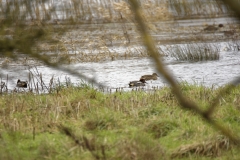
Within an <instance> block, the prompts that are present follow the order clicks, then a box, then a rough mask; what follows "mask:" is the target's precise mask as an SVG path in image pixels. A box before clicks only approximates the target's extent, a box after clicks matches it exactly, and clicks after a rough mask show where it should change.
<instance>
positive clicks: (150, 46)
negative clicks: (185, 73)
mask: <svg viewBox="0 0 240 160" xmlns="http://www.w3.org/2000/svg"><path fill="white" fill-rule="evenodd" d="M129 2H130V4H131V7H132V10H133V11H134V12H133V13H135V20H136V21H137V24H138V29H139V30H140V33H141V35H142V38H143V41H144V44H145V46H146V48H147V50H148V52H149V53H150V54H151V56H152V57H153V60H154V61H155V63H156V68H157V70H158V71H159V72H160V73H161V74H162V76H163V77H164V78H165V79H166V80H167V82H168V83H169V84H170V85H171V89H172V92H173V93H174V94H175V96H176V98H177V100H178V102H179V103H180V105H181V107H182V108H184V109H188V110H191V111H193V112H196V113H198V114H199V115H201V116H202V117H203V118H204V119H205V120H206V121H207V122H208V123H209V124H211V125H212V126H213V127H215V128H216V129H218V130H220V131H221V132H222V133H223V134H224V135H225V136H227V137H229V139H230V140H232V141H234V142H236V143H238V144H240V139H239V137H238V136H236V135H235V134H233V133H232V132H231V131H230V130H229V129H227V128H226V127H224V126H223V125H221V124H219V123H217V122H216V121H214V120H213V119H212V118H211V117H210V116H206V112H205V111H203V110H201V109H200V108H199V107H198V105H197V104H196V103H194V102H192V101H190V100H188V99H187V98H186V97H184V96H183V94H182V92H181V90H180V88H179V85H178V83H177V80H176V79H175V78H174V77H173V76H172V75H171V74H170V72H168V70H167V68H166V66H165V65H164V64H163V63H162V58H161V56H160V54H159V53H158V51H157V49H156V47H155V45H154V41H153V39H152V37H151V36H150V34H149V32H148V30H147V26H146V24H145V22H144V19H143V18H142V16H141V15H142V14H141V13H142V11H141V9H140V5H139V4H138V2H137V1H136V0H130V1H129Z"/></svg>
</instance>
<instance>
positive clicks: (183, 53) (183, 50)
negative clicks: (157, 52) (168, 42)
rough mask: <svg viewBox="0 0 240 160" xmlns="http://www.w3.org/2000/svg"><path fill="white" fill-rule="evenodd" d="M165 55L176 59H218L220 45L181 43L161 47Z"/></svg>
mask: <svg viewBox="0 0 240 160" xmlns="http://www.w3.org/2000/svg"><path fill="white" fill-rule="evenodd" d="M161 52H162V53H164V54H165V55H168V56H171V57H174V58H175V59H176V60H178V61H191V62H193V61H208V60H219V52H220V47H219V46H217V45H213V44H196V43H195V44H182V45H174V46H167V47H166V48H163V49H161Z"/></svg>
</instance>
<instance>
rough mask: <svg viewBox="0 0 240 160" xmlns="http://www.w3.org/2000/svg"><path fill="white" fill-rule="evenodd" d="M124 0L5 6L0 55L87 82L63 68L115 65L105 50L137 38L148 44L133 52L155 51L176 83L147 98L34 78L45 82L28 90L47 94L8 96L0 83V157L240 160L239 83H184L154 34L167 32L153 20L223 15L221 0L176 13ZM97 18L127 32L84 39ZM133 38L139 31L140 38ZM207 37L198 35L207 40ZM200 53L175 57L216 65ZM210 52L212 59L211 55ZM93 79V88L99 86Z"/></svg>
mask: <svg viewBox="0 0 240 160" xmlns="http://www.w3.org/2000/svg"><path fill="white" fill-rule="evenodd" d="M111 2H112V1H111ZM128 2H129V4H128V3H126V2H125V1H124V2H119V3H111V5H110V6H108V5H105V2H102V3H100V4H95V3H93V4H90V1H87V2H84V1H79V2H78V1H75V0H72V1H70V3H67V4H62V5H61V7H60V8H59V7H54V6H53V5H52V1H40V0H39V1H31V2H30V1H27V0H19V1H7V2H1V4H0V15H1V21H0V24H1V25H0V53H1V58H6V60H5V61H4V63H2V66H5V64H8V62H9V61H13V62H14V63H15V62H17V61H16V60H18V59H21V61H22V62H27V61H28V60H29V58H30V59H31V60H32V59H34V60H36V61H37V62H38V63H43V64H45V65H48V66H50V67H54V68H58V69H61V70H64V71H68V72H69V74H74V75H77V76H79V77H80V78H85V79H87V78H86V77H84V76H83V75H81V73H78V72H75V71H73V70H70V69H67V68H63V67H62V64H66V63H71V62H72V61H75V62H80V61H95V60H96V61H97V60H99V59H100V60H102V59H105V58H106V57H107V58H109V59H111V60H114V59H115V57H117V56H118V54H117V53H116V54H115V52H110V49H109V48H108V46H109V45H112V46H113V44H115V43H120V44H124V45H123V46H124V47H126V46H127V45H128V44H130V43H132V39H131V38H132V37H138V38H136V39H137V40H138V41H137V40H136V41H135V42H134V43H135V44H137V45H142V44H144V48H145V50H143V51H142V50H138V49H137V54H138V55H144V56H149V55H150V56H151V57H152V58H153V59H154V61H155V62H156V69H157V71H158V72H160V73H161V74H162V76H163V77H164V78H165V79H166V81H167V82H169V84H170V85H171V87H169V88H168V87H164V88H162V89H160V90H153V91H151V92H144V91H141V92H139V91H133V92H128V93H123V92H119V91H118V92H116V93H113V94H104V93H101V92H98V91H96V90H95V89H93V88H91V87H89V86H87V85H86V84H84V85H81V86H79V87H72V86H71V85H67V84H68V83H67V84H66V86H67V87H64V86H61V85H59V86H58V87H56V88H52V85H51V84H52V83H50V85H49V86H47V85H45V84H44V83H43V82H42V79H41V76H42V75H38V76H39V77H40V78H39V79H38V81H37V82H39V86H38V85H37V84H38V83H36V82H34V81H32V84H33V85H35V84H36V85H35V86H32V88H34V89H35V90H37V92H38V91H39V90H38V89H39V87H42V88H44V89H43V90H47V92H48V93H49V94H41V95H34V94H33V93H32V92H27V93H18V94H16V93H10V94H5V93H3V92H2V90H3V89H7V87H5V86H3V84H2V82H1V97H0V106H1V107H0V121H1V125H0V129H1V133H0V139H1V141H0V159H159V158H163V159H172V158H186V159H189V158H192V159H194V158H202V159H212V158H221V159H229V157H231V158H232V159H234V158H238V157H239V156H240V155H239V152H238V149H239V148H238V145H239V143H240V139H239V135H238V134H237V133H239V112H238V110H239V94H240V92H239V86H237V85H238V84H239V79H237V80H236V81H235V82H234V83H232V84H230V85H229V86H223V87H221V88H218V89H211V88H206V87H203V86H194V85H188V84H181V85H178V83H177V81H176V80H175V78H174V77H173V76H171V75H170V74H169V73H168V72H167V70H165V67H164V65H163V63H162V61H161V58H162V57H161V56H160V54H159V51H158V50H157V49H156V48H155V45H154V41H153V40H152V38H151V36H150V33H153V32H157V31H159V30H162V29H161V27H162V26H160V27H158V28H157V25H158V24H154V22H158V21H159V20H169V19H172V18H173V17H174V16H176V15H178V16H180V18H181V16H182V17H184V18H186V17H192V16H194V15H195V14H196V15H198V16H199V14H201V13H210V14H212V15H213V16H212V17H217V16H218V14H225V13H226V12H225V10H224V9H225V6H224V8H223V7H222V5H223V3H216V4H220V7H219V6H218V5H216V4H215V2H218V1H211V2H208V1H206V3H204V5H205V4H209V5H207V6H209V7H207V8H206V10H207V11H208V12H205V11H204V10H202V9H203V8H202V6H201V5H202V3H201V2H200V1H198V0H196V1H195V2H198V3H194V4H190V7H189V6H188V5H187V3H186V2H187V1H185V0H182V1H171V4H172V5H173V6H171V7H172V9H173V10H174V11H175V12H174V13H170V12H169V11H168V3H164V5H163V4H162V3H161V4H160V3H157V2H158V1H156V3H151V2H150V1H149V2H148V3H142V4H141V6H140V5H139V4H138V3H137V2H136V1H135V0H131V1H128ZM173 2H174V3H173ZM229 4H231V5H232V6H233V5H234V3H233V2H231V3H229ZM191 5H193V6H196V7H192V6H191ZM162 6H163V7H162ZM153 7H155V8H153ZM161 7H162V8H161ZM190 8H191V9H192V8H193V10H190ZM233 8H234V7H233ZM226 11H228V10H226ZM155 13H157V14H155ZM60 15H61V16H60ZM94 16H96V17H95V18H94ZM59 17H61V18H59ZM99 22H101V23H102V24H104V23H109V25H112V24H111V23H112V22H121V25H122V26H121V27H122V30H121V31H120V32H117V33H112V34H110V36H107V37H106V35H108V34H106V33H105V32H97V34H98V35H99V36H96V34H94V33H92V34H91V35H89V34H88V33H86V37H84V36H82V34H76V30H74V29H75V27H76V28H78V27H79V28H81V32H85V30H84V29H85V28H84V27H83V26H84V25H83V24H88V23H97V24H92V25H89V26H90V27H93V29H92V30H90V31H91V32H93V31H95V28H99V26H98V24H101V23H99ZM126 22H128V23H132V25H133V24H134V25H135V24H136V28H134V29H135V30H134V31H135V32H131V31H132V27H130V28H128V27H129V26H127V25H126ZM146 22H147V23H146ZM89 26H88V27H89ZM88 27H87V28H88ZM159 28H160V29H159ZM162 28H164V27H162ZM198 29H199V28H198ZM104 30H108V28H104ZM185 30H188V29H185ZM100 31H102V28H101V26H100ZM168 31H169V29H168ZM178 31H179V30H178ZM178 31H177V32H178ZM198 31H199V30H198ZM136 33H140V34H139V35H141V36H142V39H141V38H140V36H136ZM199 33H200V34H201V32H199ZM192 35H193V34H192ZM79 36H82V37H79ZM189 37H190V36H189ZM185 38H186V36H185V37H182V38H179V41H177V42H180V40H181V41H182V39H185ZM190 38H191V40H194V39H192V37H190ZM204 38H205V37H203V36H200V38H199V39H201V40H202V41H204V40H205V39H204ZM214 38H215V37H213V36H211V39H214ZM89 39H91V40H89ZM234 40H235V39H234ZM166 41H168V40H166ZM75 42H76V43H75ZM82 42H84V44H86V43H87V45H86V46H83V48H84V47H85V49H86V50H82V49H83V48H80V47H79V46H78V45H76V44H78V43H82ZM114 42H115V43H114ZM160 42H161V40H160ZM194 42H195V41H194ZM160 44H161V43H160ZM197 47H198V46H194V47H192V46H187V47H186V48H181V51H180V52H177V53H176V54H175V53H174V54H173V53H170V54H169V55H171V56H173V57H176V59H178V60H193V61H196V60H207V59H210V60H213V59H218V52H217V50H215V49H214V48H211V47H208V48H206V49H204V50H203V51H202V50H201V49H198V50H197V52H195V51H194V50H195V49H196V48H197ZM131 49H132V48H130V50H131ZM177 49H178V50H180V48H179V47H177ZM236 49H238V47H237V48H236ZM95 51H96V52H95ZM145 51H146V53H147V54H146V53H144V52H145ZM168 51H169V50H168ZM212 51H213V55H214V56H213V57H214V58H212V55H210V54H211V53H212ZM49 52H50V53H49ZM89 53H91V56H89ZM127 53H128V52H125V53H124V57H125V58H126V57H128V54H127ZM130 53H132V52H130ZM189 53H190V54H189ZM162 54H163V55H164V54H165V53H162ZM182 54H185V55H182ZM193 54H194V55H193ZM73 57H74V59H73ZM99 57H100V58H99ZM182 57H183V58H182ZM189 57H190V58H189ZM192 57H193V58H192ZM195 57H197V58H195ZM107 58H106V59H107ZM109 59H107V60H109ZM32 63H35V61H34V62H32ZM52 78H53V77H52ZM29 79H31V75H30V76H29ZM87 80H89V82H90V81H91V82H93V83H95V84H96V82H95V81H94V80H90V79H87ZM50 82H51V80H50ZM66 82H68V81H66ZM2 86H3V87H2ZM4 87H5V88H4ZM55 89H56V90H55ZM225 95H227V96H225ZM217 106H219V107H218V108H216V107H217ZM181 107H182V108H181ZM205 122H207V124H209V125H206V124H205ZM214 128H216V130H214Z"/></svg>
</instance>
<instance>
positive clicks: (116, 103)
mask: <svg viewBox="0 0 240 160" xmlns="http://www.w3.org/2000/svg"><path fill="white" fill-rule="evenodd" d="M181 89H182V91H183V92H184V94H185V95H186V96H187V97H188V98H189V99H191V100H193V101H195V102H196V103H197V104H199V106H201V108H202V109H206V108H207V107H208V104H209V102H211V100H212V99H213V98H214V97H215V96H216V95H217V94H218V93H219V91H220V88H219V89H211V88H206V87H203V86H197V85H190V84H187V83H182V84H181ZM239 95H240V88H239V87H237V88H235V89H234V90H233V91H232V92H231V93H227V95H226V96H222V98H221V99H220V101H221V102H220V106H218V108H217V109H216V111H215V113H214V115H213V118H214V119H215V120H216V121H218V122H219V123H221V124H222V125H224V126H227V128H229V129H231V130H232V131H233V132H234V133H235V134H236V135H238V136H239V133H240V132H239V131H240V127H239V126H240V125H239V124H240V112H239V109H240V105H239V104H240V103H239V102H240V98H239V97H240V96H239ZM0 106H1V107H0V121H1V123H0V139H1V140H0V159H24V160H27V159H143V160H144V159H172V158H175V159H178V158H180V157H181V158H182V159H229V158H230V159H238V158H240V154H239V151H238V150H239V148H238V147H237V146H236V145H234V144H233V143H232V142H230V141H229V140H228V138H227V137H224V136H223V135H221V133H220V132H219V131H217V130H215V129H213V127H212V126H210V125H209V124H207V123H206V122H205V121H204V120H203V119H202V118H201V117H200V116H198V115H197V114H196V113H193V112H191V111H188V110H183V109H181V107H180V106H179V104H178V102H177V100H176V99H175V96H174V95H173V94H172V93H171V92H170V89H169V88H168V87H165V88H162V89H160V90H157V91H154V92H151V93H150V92H149V93H146V92H143V91H132V92H117V93H112V94H104V93H101V92H98V91H96V90H94V89H91V88H90V87H69V88H61V89H60V90H58V92H56V93H52V94H43V95H33V94H31V93H25V94H8V95H2V96H0Z"/></svg>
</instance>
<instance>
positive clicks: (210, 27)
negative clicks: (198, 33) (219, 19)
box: [203, 24, 224, 31]
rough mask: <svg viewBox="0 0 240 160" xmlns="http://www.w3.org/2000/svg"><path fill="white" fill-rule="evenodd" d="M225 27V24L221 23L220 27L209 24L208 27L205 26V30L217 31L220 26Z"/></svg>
mask: <svg viewBox="0 0 240 160" xmlns="http://www.w3.org/2000/svg"><path fill="white" fill-rule="evenodd" d="M222 27H224V26H223V24H219V25H218V27H216V26H215V25H209V26H207V27H206V28H204V29H203V30H204V31H217V30H218V29H219V28H222Z"/></svg>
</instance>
